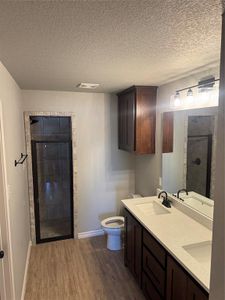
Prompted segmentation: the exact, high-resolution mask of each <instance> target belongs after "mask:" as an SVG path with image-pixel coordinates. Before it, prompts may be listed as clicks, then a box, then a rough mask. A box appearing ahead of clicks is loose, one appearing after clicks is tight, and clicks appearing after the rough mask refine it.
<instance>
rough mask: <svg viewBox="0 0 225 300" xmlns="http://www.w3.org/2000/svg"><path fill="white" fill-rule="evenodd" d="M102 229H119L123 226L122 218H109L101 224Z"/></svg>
mask: <svg viewBox="0 0 225 300" xmlns="http://www.w3.org/2000/svg"><path fill="white" fill-rule="evenodd" d="M101 224H102V226H103V227H106V228H121V227H123V226H124V217H120V216H116V217H110V218H107V219H105V220H103V221H102V222H101Z"/></svg>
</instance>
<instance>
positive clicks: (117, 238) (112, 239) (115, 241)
mask: <svg viewBox="0 0 225 300" xmlns="http://www.w3.org/2000/svg"><path fill="white" fill-rule="evenodd" d="M107 248H108V249H109V250H113V251H115V250H121V248H122V241H121V235H110V234H108V236H107Z"/></svg>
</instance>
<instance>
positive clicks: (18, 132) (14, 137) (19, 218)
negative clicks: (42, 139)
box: [0, 63, 30, 299]
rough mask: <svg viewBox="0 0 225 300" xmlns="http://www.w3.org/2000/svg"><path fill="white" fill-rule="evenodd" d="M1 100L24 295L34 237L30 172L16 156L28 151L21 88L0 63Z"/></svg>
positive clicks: (16, 263) (18, 278)
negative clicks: (30, 217)
mask: <svg viewBox="0 0 225 300" xmlns="http://www.w3.org/2000/svg"><path fill="white" fill-rule="evenodd" d="M0 101H1V102H2V107H3V125H4V137H5V152H6V169H7V184H8V207H9V219H10V237H11V244H12V261H13V275H14V278H13V279H14V287H15V295H16V299H20V295H21V290H22V284H23V277H24V270H25V262H26V256H27V248H28V244H29V240H30V231H29V210H28V189H27V173H26V167H25V166H18V167H15V166H14V160H15V159H18V158H19V157H20V153H21V152H24V151H25V143H24V128H23V113H22V101H21V91H20V88H19V87H18V85H17V84H16V82H15V81H14V80H13V78H12V77H11V75H10V74H9V73H8V71H7V70H6V69H5V67H4V66H3V65H2V63H0Z"/></svg>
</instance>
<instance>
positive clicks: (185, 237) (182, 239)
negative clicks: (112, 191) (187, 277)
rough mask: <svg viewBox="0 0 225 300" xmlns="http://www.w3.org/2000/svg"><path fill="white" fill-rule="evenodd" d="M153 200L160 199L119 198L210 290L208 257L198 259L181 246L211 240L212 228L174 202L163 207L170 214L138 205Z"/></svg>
mask: <svg viewBox="0 0 225 300" xmlns="http://www.w3.org/2000/svg"><path fill="white" fill-rule="evenodd" d="M152 201H156V202H157V203H158V204H159V205H161V202H162V199H160V200H159V199H158V198H157V197H156V196H154V197H144V198H135V199H125V200H122V202H123V204H124V206H125V207H126V208H127V209H128V210H129V211H130V212H131V213H132V214H133V215H134V216H135V217H136V218H137V220H138V221H139V222H140V223H141V224H142V225H143V226H144V227H145V228H146V229H147V231H149V232H150V233H151V234H152V235H153V236H154V237H155V238H156V240H158V242H159V243H160V244H161V245H162V246H163V247H164V248H165V249H166V250H167V251H168V252H169V253H170V254H171V255H172V256H173V257H174V258H175V259H176V260H177V261H178V262H179V263H180V264H181V265H182V266H183V267H184V269H186V270H187V271H188V272H189V273H190V274H191V275H192V276H193V277H194V278H195V280H196V281H198V282H199V284H200V285H201V286H202V287H203V288H204V289H205V290H206V291H208V292H209V284H210V265H211V263H210V261H211V258H210V259H209V261H204V262H199V261H198V260H196V259H195V258H194V257H193V256H191V255H190V254H189V253H188V252H187V251H186V250H185V249H184V248H183V246H186V245H189V244H195V243H201V242H206V241H212V231H211V230H210V229H208V228H207V227H205V226H203V225H202V224H200V223H199V222H197V221H195V220H194V219H192V218H191V217H190V216H188V215H186V214H185V213H184V212H182V211H180V210H179V209H177V208H175V207H174V206H173V205H172V207H171V208H168V209H167V208H165V207H164V206H163V208H164V209H166V210H167V211H168V212H169V213H166V214H158V215H157V214H153V213H152V212H150V211H148V210H147V209H146V211H144V210H143V209H140V208H141V206H140V205H139V204H142V203H150V202H152ZM209 257H210V255H209Z"/></svg>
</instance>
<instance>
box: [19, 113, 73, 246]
mask: <svg viewBox="0 0 225 300" xmlns="http://www.w3.org/2000/svg"><path fill="white" fill-rule="evenodd" d="M31 116H39V117H70V118H71V139H72V167H73V170H72V176H73V183H72V189H73V237H74V239H77V238H78V195H77V144H76V126H75V124H76V118H75V113H72V112H43V111H42V112H40V111H26V112H24V123H25V124H24V125H25V137H26V149H27V154H28V157H27V173H28V190H29V207H30V232H31V241H32V244H33V245H35V244H36V226H35V222H36V217H35V207H34V186H33V167H32V149H31V131H30V117H31Z"/></svg>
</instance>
